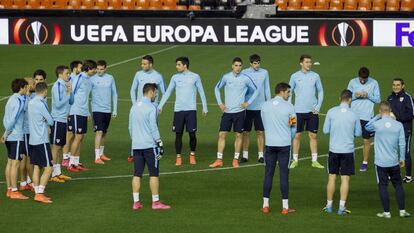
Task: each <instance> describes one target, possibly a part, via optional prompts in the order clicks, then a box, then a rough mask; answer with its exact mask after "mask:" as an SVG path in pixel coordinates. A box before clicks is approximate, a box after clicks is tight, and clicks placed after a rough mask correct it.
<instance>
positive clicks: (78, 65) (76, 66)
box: [70, 60, 82, 75]
mask: <svg viewBox="0 0 414 233" xmlns="http://www.w3.org/2000/svg"><path fill="white" fill-rule="evenodd" d="M70 71H71V72H72V73H74V74H75V75H77V74H79V73H80V72H82V62H81V61H77V60H76V61H73V62H71V63H70Z"/></svg>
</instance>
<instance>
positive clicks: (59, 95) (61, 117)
mask: <svg viewBox="0 0 414 233" xmlns="http://www.w3.org/2000/svg"><path fill="white" fill-rule="evenodd" d="M56 76H57V78H58V79H57V81H56V82H55V83H54V84H53V87H52V117H53V121H54V123H53V126H52V127H50V129H51V133H50V144H52V156H53V161H54V164H53V172H52V178H51V179H50V180H51V181H54V182H58V183H64V182H65V181H66V180H70V179H71V177H69V176H66V175H63V174H62V170H61V162H62V156H63V154H62V148H63V146H64V145H65V144H66V132H67V122H68V115H69V111H70V106H71V105H72V104H73V101H74V97H73V92H72V84H71V83H70V82H69V67H67V66H64V65H59V66H57V67H56Z"/></svg>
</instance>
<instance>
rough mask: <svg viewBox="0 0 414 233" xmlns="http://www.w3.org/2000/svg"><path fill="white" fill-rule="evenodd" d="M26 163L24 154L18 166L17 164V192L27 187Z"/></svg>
mask: <svg viewBox="0 0 414 233" xmlns="http://www.w3.org/2000/svg"><path fill="white" fill-rule="evenodd" d="M26 161H27V156H26V154H25V155H23V156H22V160H21V161H20V164H19V176H20V187H19V190H20V191H23V190H25V188H26V185H27V181H26V180H27V172H26Z"/></svg>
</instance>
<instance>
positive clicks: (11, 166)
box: [1, 79, 29, 200]
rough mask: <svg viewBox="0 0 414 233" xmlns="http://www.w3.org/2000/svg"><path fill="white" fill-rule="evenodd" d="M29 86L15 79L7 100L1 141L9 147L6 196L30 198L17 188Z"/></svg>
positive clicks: (21, 198) (23, 81)
mask: <svg viewBox="0 0 414 233" xmlns="http://www.w3.org/2000/svg"><path fill="white" fill-rule="evenodd" d="M27 86H28V83H27V82H26V80H24V79H15V80H13V82H12V83H11V89H12V91H13V95H12V96H10V98H9V99H8V100H7V104H6V108H5V113H4V117H3V125H4V128H5V132H4V133H3V136H2V137H1V142H2V143H5V144H6V147H7V155H8V159H7V165H6V170H5V173H6V183H7V193H6V196H7V197H9V198H10V199H20V200H26V199H29V198H28V197H26V196H25V195H23V194H22V193H20V192H19V191H18V190H17V175H18V172H19V164H20V160H21V159H22V156H23V154H24V141H23V121H24V106H25V104H26V103H25V101H26V98H25V94H26V93H27Z"/></svg>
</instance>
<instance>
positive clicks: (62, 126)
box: [52, 122, 72, 181]
mask: <svg viewBox="0 0 414 233" xmlns="http://www.w3.org/2000/svg"><path fill="white" fill-rule="evenodd" d="M57 124H58V126H57V128H56V129H57V131H56V138H55V141H54V144H53V145H52V155H54V153H56V158H55V157H54V158H53V162H54V165H53V173H55V174H52V176H53V175H57V177H58V178H59V179H60V180H63V181H66V180H71V179H72V178H71V177H69V176H66V175H64V174H63V173H62V169H61V164H62V160H63V148H64V146H65V145H66V144H67V143H66V141H67V140H66V136H67V134H66V132H67V123H64V122H57ZM53 150H55V152H53Z"/></svg>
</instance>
